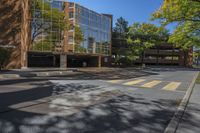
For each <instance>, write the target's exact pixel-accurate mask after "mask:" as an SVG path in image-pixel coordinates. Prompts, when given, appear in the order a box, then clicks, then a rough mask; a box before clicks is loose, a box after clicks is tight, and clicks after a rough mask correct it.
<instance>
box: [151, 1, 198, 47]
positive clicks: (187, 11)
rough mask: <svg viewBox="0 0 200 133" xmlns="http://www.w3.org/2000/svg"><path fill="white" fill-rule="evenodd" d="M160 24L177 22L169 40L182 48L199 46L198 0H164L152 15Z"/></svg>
mask: <svg viewBox="0 0 200 133" xmlns="http://www.w3.org/2000/svg"><path fill="white" fill-rule="evenodd" d="M152 19H153V20H155V19H159V20H160V22H161V24H163V25H167V24H170V23H177V28H176V29H175V31H174V33H173V34H172V36H170V39H169V42H170V43H173V44H175V45H176V46H177V47H181V48H182V49H183V50H187V49H189V48H191V46H193V45H196V46H200V0H164V2H163V5H162V6H161V7H160V9H158V10H157V11H156V12H155V13H154V14H153V17H152Z"/></svg>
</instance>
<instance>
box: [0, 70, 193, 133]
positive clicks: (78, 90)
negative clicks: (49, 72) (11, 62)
mask: <svg viewBox="0 0 200 133" xmlns="http://www.w3.org/2000/svg"><path fill="white" fill-rule="evenodd" d="M116 73H118V74H116ZM119 73H120V74H119ZM194 74H195V71H188V70H187V71H186V70H180V71H179V70H167V71H166V70H165V71H159V72H158V73H154V74H147V73H143V72H138V71H135V70H131V69H129V70H126V71H118V72H113V73H98V74H90V73H82V74H78V75H75V76H73V77H71V76H70V77H59V78H55V77H48V78H43V79H41V78H40V79H39V78H34V79H18V80H12V79H7V80H2V81H0V84H1V86H0V133H161V132H163V131H164V130H165V128H166V126H167V125H168V123H169V121H170V120H171V118H172V117H173V114H174V112H175V111H176V109H177V107H178V105H179V103H180V101H181V100H182V98H183V97H184V95H185V92H186V90H187V88H188V86H189V84H190V83H191V81H192V78H193V76H194ZM136 75H137V76H136ZM111 77H112V78H111Z"/></svg>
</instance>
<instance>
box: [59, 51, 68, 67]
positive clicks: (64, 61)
mask: <svg viewBox="0 0 200 133" xmlns="http://www.w3.org/2000/svg"><path fill="white" fill-rule="evenodd" d="M60 68H67V55H65V54H61V55H60Z"/></svg>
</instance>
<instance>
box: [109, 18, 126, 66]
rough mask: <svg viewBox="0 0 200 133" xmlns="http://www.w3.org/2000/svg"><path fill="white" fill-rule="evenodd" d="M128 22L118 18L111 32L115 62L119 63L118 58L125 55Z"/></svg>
mask: <svg viewBox="0 0 200 133" xmlns="http://www.w3.org/2000/svg"><path fill="white" fill-rule="evenodd" d="M127 32H128V21H126V20H125V19H124V18H122V17H120V18H118V19H117V22H116V23H115V27H114V28H113V32H112V42H113V45H112V46H113V49H115V50H114V51H115V62H116V63H117V62H118V63H120V58H121V57H122V56H123V55H125V54H126V46H127V42H126V39H127Z"/></svg>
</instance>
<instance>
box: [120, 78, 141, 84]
mask: <svg viewBox="0 0 200 133" xmlns="http://www.w3.org/2000/svg"><path fill="white" fill-rule="evenodd" d="M144 81H145V79H138V80H134V81H130V82H126V83H124V84H123V85H135V84H139V83H141V82H144Z"/></svg>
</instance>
